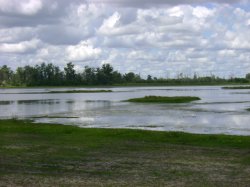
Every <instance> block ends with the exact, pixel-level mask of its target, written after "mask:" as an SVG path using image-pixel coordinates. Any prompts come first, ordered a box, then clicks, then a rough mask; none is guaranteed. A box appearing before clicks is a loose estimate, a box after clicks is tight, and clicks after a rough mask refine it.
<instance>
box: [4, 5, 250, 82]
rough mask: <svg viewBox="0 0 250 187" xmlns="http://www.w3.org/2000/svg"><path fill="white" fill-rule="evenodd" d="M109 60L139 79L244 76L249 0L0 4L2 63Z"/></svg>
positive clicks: (248, 62)
mask: <svg viewBox="0 0 250 187" xmlns="http://www.w3.org/2000/svg"><path fill="white" fill-rule="evenodd" d="M42 62H46V63H53V64H55V65H58V66H60V67H61V68H63V67H64V66H65V65H66V63H68V62H73V63H74V64H75V68H76V69H77V70H78V71H80V70H82V69H83V67H84V66H86V65H87V66H91V67H98V66H101V65H102V64H105V63H110V64H111V65H112V66H113V67H114V69H115V70H118V71H120V72H122V73H127V72H130V71H132V72H135V73H138V74H140V75H141V76H144V77H145V76H146V75H148V74H150V75H152V76H156V77H162V78H170V77H173V78H174V77H177V76H178V75H179V74H180V73H183V75H185V76H191V77H192V76H193V75H194V74H197V75H198V76H209V75H212V74H213V75H216V76H220V77H225V78H230V77H244V76H245V74H246V73H250V1H249V0H154V1H152V0H70V1H69V0H0V66H2V65H8V66H9V67H11V68H12V69H15V68H16V67H19V66H25V65H35V64H40V63H42Z"/></svg>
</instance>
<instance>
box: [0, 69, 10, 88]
mask: <svg viewBox="0 0 250 187" xmlns="http://www.w3.org/2000/svg"><path fill="white" fill-rule="evenodd" d="M12 76H13V71H12V70H11V69H10V68H9V67H8V66H6V65H4V66H2V67H0V85H6V84H9V83H10V82H11V80H12Z"/></svg>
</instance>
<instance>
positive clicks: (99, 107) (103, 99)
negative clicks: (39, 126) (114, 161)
mask: <svg viewBox="0 0 250 187" xmlns="http://www.w3.org/2000/svg"><path fill="white" fill-rule="evenodd" d="M75 89H76V88H70V89H69V88H62V89H58V88H57V89H42V88H40V89H12V90H8V89H4V90H0V94H1V101H0V118H11V117H13V116H15V117H22V118H32V119H35V121H36V122H48V123H61V124H70V125H77V126H80V127H102V128H136V129H151V130H164V131H169V130H172V131H186V132H193V133H226V134H242V135H250V126H249V125H248V124H249V121H250V112H248V111H246V108H249V107H250V95H249V94H242V95H240V97H239V95H238V94H234V92H235V91H232V90H223V89H221V87H218V86H217V87H216V86H215V87H209V86H203V87H192V86H190V87H124V88H112V90H113V92H110V93H95V94H92V93H84V94H77V93H76V94H49V93H48V94H39V93H44V92H49V91H54V90H75ZM77 89H78V90H79V88H77ZM83 89H84V88H83ZM93 89H94V88H93ZM95 89H99V88H95ZM103 89H111V88H103ZM10 92H11V94H4V93H10ZM34 92H35V93H36V94H33V93H34ZM240 92H241V91H240ZM244 92H246V91H242V93H244ZM18 93H22V94H18ZM145 95H159V96H197V97H200V98H201V99H202V100H200V101H196V102H192V103H188V104H142V103H140V104H134V103H128V102H123V101H124V100H127V99H130V98H135V97H144V96H145ZM34 117H35V118H34Z"/></svg>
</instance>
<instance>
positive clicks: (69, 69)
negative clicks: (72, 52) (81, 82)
mask: <svg viewBox="0 0 250 187" xmlns="http://www.w3.org/2000/svg"><path fill="white" fill-rule="evenodd" d="M64 72H65V79H66V80H65V81H66V84H67V85H70V84H75V82H76V71H75V69H74V64H73V63H72V62H69V63H67V65H66V67H65V68H64Z"/></svg>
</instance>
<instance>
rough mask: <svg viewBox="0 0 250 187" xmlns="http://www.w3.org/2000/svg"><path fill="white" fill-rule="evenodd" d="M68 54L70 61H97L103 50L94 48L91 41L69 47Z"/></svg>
mask: <svg viewBox="0 0 250 187" xmlns="http://www.w3.org/2000/svg"><path fill="white" fill-rule="evenodd" d="M66 53H67V59H68V60H69V61H87V60H94V59H97V58H98V57H99V56H100V55H101V53H102V50H101V49H100V48H94V47H93V46H92V43H91V42H90V41H81V42H80V43H79V44H78V45H75V46H73V45H72V46H69V47H67V49H66Z"/></svg>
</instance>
